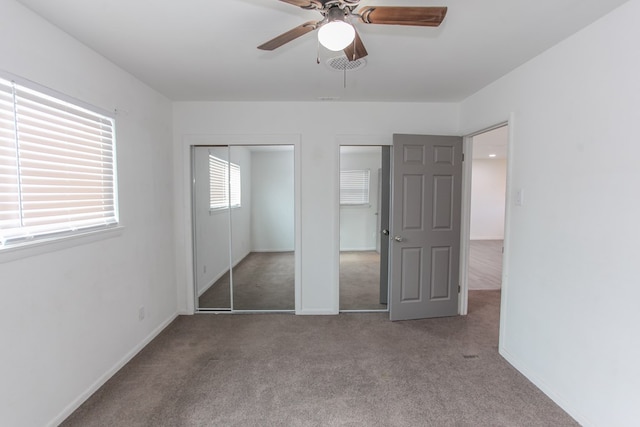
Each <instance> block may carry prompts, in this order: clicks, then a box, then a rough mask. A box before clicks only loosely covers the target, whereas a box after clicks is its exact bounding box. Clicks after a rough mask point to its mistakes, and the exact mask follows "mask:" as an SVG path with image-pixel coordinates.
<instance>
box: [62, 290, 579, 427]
mask: <svg viewBox="0 0 640 427" xmlns="http://www.w3.org/2000/svg"><path fill="white" fill-rule="evenodd" d="M499 305H500V292H499V291H471V292H470V293H469V315H468V316H458V317H451V318H439V319H430V320H415V321H406V322H390V321H389V320H388V315H387V313H366V314H361V313H357V314H341V315H338V316H294V315H290V314H253V315H196V316H180V317H178V318H177V319H176V320H175V321H174V322H173V323H171V325H169V326H168V327H167V328H166V329H165V330H164V331H163V332H162V333H161V334H160V335H159V336H158V337H157V338H156V339H154V340H153V341H152V342H151V343H150V344H149V345H148V346H146V347H145V348H144V349H143V350H142V351H141V352H140V353H139V354H138V355H137V356H136V357H135V358H134V359H133V360H132V361H131V362H129V363H128V364H127V365H126V366H124V367H123V368H122V369H121V370H120V371H119V372H118V373H117V374H116V375H115V376H114V377H112V378H111V379H110V380H109V381H108V382H107V383H106V384H105V385H104V386H103V387H101V388H100V389H99V390H98V391H97V392H96V393H94V395H93V396H91V397H90V398H89V399H88V400H87V401H86V402H85V403H84V404H83V405H82V406H81V407H80V408H79V409H78V410H77V411H75V412H74V413H73V414H72V415H71V416H70V417H69V418H68V419H67V420H66V421H65V422H64V423H63V426H65V427H70V426H83V427H90V426H154V427H157V426H172V427H175V426H575V425H577V424H576V423H575V422H574V420H573V419H572V418H571V417H569V416H568V415H567V414H566V413H565V412H563V411H562V410H561V409H560V408H559V407H558V406H557V405H556V404H554V403H553V402H552V401H551V400H550V399H549V398H548V397H547V396H545V395H544V394H543V393H542V392H541V391H540V390H538V389H537V388H536V387H535V386H534V385H533V384H531V383H530V382H529V381H528V380H527V379H526V378H524V377H523V376H522V375H521V374H520V373H519V372H517V371H516V370H515V369H514V368H513V367H511V365H509V364H508V363H507V362H506V361H505V360H504V359H503V358H502V357H501V356H500V355H499V354H498V351H497V345H498V318H499Z"/></svg>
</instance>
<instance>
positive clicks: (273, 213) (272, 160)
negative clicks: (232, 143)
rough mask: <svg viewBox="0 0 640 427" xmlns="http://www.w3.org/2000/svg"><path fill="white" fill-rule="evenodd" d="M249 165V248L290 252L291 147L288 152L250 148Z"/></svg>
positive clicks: (292, 242)
mask: <svg viewBox="0 0 640 427" xmlns="http://www.w3.org/2000/svg"><path fill="white" fill-rule="evenodd" d="M251 166H252V172H251V188H252V193H251V198H252V202H251V250H252V251H254V252H287V251H293V250H294V247H295V235H294V233H295V226H294V225H295V218H294V211H295V209H294V207H295V200H294V156H293V147H291V150H290V151H253V152H252V153H251Z"/></svg>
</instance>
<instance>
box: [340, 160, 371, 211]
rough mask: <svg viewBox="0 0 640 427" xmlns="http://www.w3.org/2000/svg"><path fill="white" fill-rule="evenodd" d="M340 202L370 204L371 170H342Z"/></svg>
mask: <svg viewBox="0 0 640 427" xmlns="http://www.w3.org/2000/svg"><path fill="white" fill-rule="evenodd" d="M340 204H341V205H367V204H369V170H365V169H361V170H350V171H340Z"/></svg>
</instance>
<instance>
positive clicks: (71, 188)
mask: <svg viewBox="0 0 640 427" xmlns="http://www.w3.org/2000/svg"><path fill="white" fill-rule="evenodd" d="M33 87H35V85H33V84H30V85H29V86H23V85H20V84H17V83H16V82H13V81H10V80H6V79H3V78H1V77H0V249H1V248H5V247H8V246H10V245H12V244H15V243H23V242H28V241H34V240H38V239H44V238H47V239H49V238H52V237H62V236H66V235H69V234H77V233H79V232H84V231H88V230H93V229H100V228H106V227H111V226H114V225H117V224H118V208H117V196H116V168H115V155H114V150H115V144H114V122H113V119H112V118H111V117H107V116H104V115H102V114H98V113H97V112H95V111H92V110H90V109H87V108H85V107H81V106H79V105H75V104H72V103H70V102H67V101H64V100H62V99H59V98H58V97H54V96H51V95H48V94H45V93H42V92H40V91H37V90H34V89H33Z"/></svg>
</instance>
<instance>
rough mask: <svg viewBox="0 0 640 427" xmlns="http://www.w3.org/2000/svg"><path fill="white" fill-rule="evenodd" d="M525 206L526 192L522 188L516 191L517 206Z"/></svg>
mask: <svg viewBox="0 0 640 427" xmlns="http://www.w3.org/2000/svg"><path fill="white" fill-rule="evenodd" d="M523 205H524V190H523V189H522V188H519V189H518V190H517V191H516V206H523Z"/></svg>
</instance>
